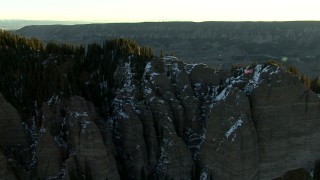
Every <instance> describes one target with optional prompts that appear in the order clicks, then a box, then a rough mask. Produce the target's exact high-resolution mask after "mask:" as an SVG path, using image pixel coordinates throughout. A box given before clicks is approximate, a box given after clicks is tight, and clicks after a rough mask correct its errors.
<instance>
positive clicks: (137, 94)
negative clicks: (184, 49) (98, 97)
mask: <svg viewBox="0 0 320 180" xmlns="http://www.w3.org/2000/svg"><path fill="white" fill-rule="evenodd" d="M248 68H250V69H252V71H251V72H250V73H244V71H245V70H246V68H245V67H244V68H242V69H241V68H240V69H238V70H239V72H240V73H238V74H236V75H233V74H231V73H229V72H226V71H224V70H221V69H212V68H210V67H208V66H206V65H204V64H185V63H184V62H182V61H180V60H178V59H177V58H175V57H164V58H162V59H157V58H155V59H153V60H151V61H150V62H148V63H147V65H146V67H145V70H144V73H143V76H142V79H141V81H140V82H136V81H135V80H134V78H133V77H134V73H135V72H134V71H133V69H131V66H130V58H129V60H128V61H124V63H122V64H120V65H119V67H118V68H117V70H116V71H115V73H114V76H115V78H116V79H118V81H117V83H118V85H117V88H116V89H114V95H115V96H114V99H112V101H111V104H110V108H111V113H110V114H108V115H107V116H100V115H99V113H97V112H96V108H99V107H94V105H93V104H92V103H91V102H89V101H87V100H85V99H83V98H81V97H78V96H72V97H70V98H62V97H59V96H53V97H51V99H49V101H47V102H44V103H43V104H42V106H41V108H39V113H40V114H41V116H42V117H41V118H40V122H39V125H37V128H35V134H34V138H33V139H32V138H31V140H30V141H31V143H30V142H28V141H27V139H28V137H27V136H26V134H25V130H24V129H23V128H22V121H21V120H20V118H19V116H18V115H17V111H16V110H15V109H14V108H13V107H12V106H11V105H10V104H8V103H7V102H6V101H5V99H4V98H3V96H2V95H1V94H0V99H1V101H0V103H1V104H0V112H1V113H0V126H1V127H2V129H3V131H1V134H0V135H1V139H0V142H1V148H2V150H5V149H6V147H10V146H17V145H26V144H28V143H30V147H31V148H29V151H28V152H29V153H30V154H31V156H32V157H34V158H32V160H34V166H30V168H29V169H28V168H25V171H26V172H27V173H26V174H24V175H23V176H22V175H20V176H19V177H20V179H21V177H26V176H28V177H29V178H31V179H32V178H39V179H47V178H52V179H167V178H168V179H239V180H248V179H252V180H256V179H260V180H261V179H273V178H277V177H281V178H284V179H285V178H288V177H291V176H294V173H300V170H301V169H303V173H300V174H301V176H303V177H304V178H309V176H308V175H306V172H307V173H308V171H311V170H312V168H313V166H314V163H315V162H316V160H317V159H319V158H320V151H319V149H320V144H319V141H318V139H319V137H320V131H319V127H320V124H319V123H320V111H319V109H320V98H319V97H318V96H317V95H316V94H314V93H313V92H312V91H310V90H308V89H306V88H305V87H304V85H303V84H302V83H301V82H300V80H299V79H298V77H297V76H294V75H292V74H290V73H289V72H286V71H285V70H284V69H283V68H281V67H278V66H275V65H267V64H258V65H254V66H251V67H247V69H248ZM29 128H30V127H29ZM32 147H34V148H32ZM3 152H6V151H3ZM3 152H1V153H0V167H1V168H0V169H1V171H0V174H1V176H2V177H6V179H10V178H11V179H17V178H18V176H17V172H20V171H17V170H15V169H17V168H15V169H14V168H11V166H9V165H10V163H9V161H10V157H11V156H10V154H9V155H8V154H6V153H3ZM22 161H23V160H22ZM25 167H28V166H27V165H26V166H25ZM299 168H300V170H298V171H295V170H297V169H299ZM21 172H22V170H21ZM286 172H287V173H286ZM301 172H302V170H301Z"/></svg>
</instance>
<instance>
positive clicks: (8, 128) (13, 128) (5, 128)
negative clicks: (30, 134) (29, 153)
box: [0, 93, 28, 147]
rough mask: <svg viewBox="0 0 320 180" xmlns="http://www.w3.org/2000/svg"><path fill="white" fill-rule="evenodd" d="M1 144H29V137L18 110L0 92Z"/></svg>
mask: <svg viewBox="0 0 320 180" xmlns="http://www.w3.org/2000/svg"><path fill="white" fill-rule="evenodd" d="M0 129H1V131H0V137H1V138H0V146H1V147H4V146H12V145H19V144H20V145H27V144H28V143H27V137H26V134H25V130H24V129H23V127H22V121H21V120H20V117H19V115H18V112H17V110H16V109H15V108H14V107H13V106H12V105H11V104H9V103H8V102H7V101H6V100H5V98H4V97H3V95H2V94H1V93H0Z"/></svg>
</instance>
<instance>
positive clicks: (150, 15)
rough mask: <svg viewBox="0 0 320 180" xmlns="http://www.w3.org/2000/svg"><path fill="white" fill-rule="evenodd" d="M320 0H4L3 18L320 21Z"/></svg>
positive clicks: (0, 13)
mask: <svg viewBox="0 0 320 180" xmlns="http://www.w3.org/2000/svg"><path fill="white" fill-rule="evenodd" d="M318 7H320V1H317V0H305V1H298V0H292V1H277V0H269V1H263V2H260V1H259V2H258V1H254V0H244V1H236V0H227V1H214V0H211V1H209V0H203V1H200V2H199V1H198V2H186V1H181V0H175V1H169V0H162V1H154V2H151V1H146V0H138V1H129V0H118V1H110V0H107V1H104V0H91V1H84V0H77V1H76V0H68V1H66V0H55V1H53V0H42V1H40V0H30V1H20V0H10V1H5V2H2V4H1V7H0V17H1V19H2V20H30V21H39V20H40V21H74V22H88V23H116V22H119V23H121V22H128V23H130V22H167V21H192V22H203V21H319V20H320V13H318Z"/></svg>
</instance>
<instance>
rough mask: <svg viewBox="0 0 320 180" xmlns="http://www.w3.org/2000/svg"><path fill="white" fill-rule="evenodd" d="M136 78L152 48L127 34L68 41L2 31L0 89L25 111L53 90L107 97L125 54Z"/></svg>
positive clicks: (99, 102)
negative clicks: (44, 40) (82, 42)
mask: <svg viewBox="0 0 320 180" xmlns="http://www.w3.org/2000/svg"><path fill="white" fill-rule="evenodd" d="M128 58H129V59H130V61H131V62H132V63H130V66H131V67H132V71H134V73H133V74H134V77H135V79H136V80H137V82H139V78H141V76H142V73H143V71H144V67H145V65H146V62H147V61H148V60H150V59H151V58H153V52H152V50H151V49H150V48H147V47H139V46H138V45H137V44H136V43H135V42H133V41H131V40H126V39H115V40H110V41H105V42H104V43H103V44H95V43H93V44H89V45H87V46H86V47H85V46H83V45H71V44H66V43H62V44H61V43H60V44H59V43H55V42H49V43H47V44H43V43H42V42H41V41H39V40H37V39H34V38H32V39H27V38H24V37H21V36H18V35H13V34H11V33H9V32H6V31H2V32H0V92H2V93H3V95H4V96H5V97H6V99H7V100H8V101H9V102H10V103H11V104H13V105H14V107H16V108H17V109H18V111H19V113H20V114H21V115H22V116H23V117H28V116H30V113H32V109H34V108H36V107H37V106H41V103H42V102H45V101H47V100H48V99H49V98H50V97H52V96H63V97H70V96H71V95H78V96H82V97H85V98H86V99H88V100H90V101H92V102H94V103H95V105H97V106H101V105H103V104H104V103H110V101H108V99H111V98H112V96H113V94H112V90H113V89H114V88H116V83H115V82H114V77H113V74H114V72H115V70H116V68H117V67H118V66H119V65H121V64H123V63H124V62H125V61H127V59H128Z"/></svg>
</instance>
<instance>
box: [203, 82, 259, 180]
mask: <svg viewBox="0 0 320 180" xmlns="http://www.w3.org/2000/svg"><path fill="white" fill-rule="evenodd" d="M216 100H217V102H216V103H214V104H213V106H212V108H211V109H210V112H209V113H208V115H207V121H206V139H205V141H204V143H203V145H202V147H201V150H200V163H201V167H202V168H201V169H202V170H201V171H202V172H201V174H200V177H207V178H208V179H243V180H246V179H258V164H259V149H258V137H257V133H256V130H255V127H254V124H253V122H252V119H251V111H250V104H249V100H248V98H247V97H246V95H245V94H244V93H243V92H241V91H239V90H238V89H231V88H227V89H225V90H224V91H222V92H221V93H220V94H219V95H218V98H217V99H216Z"/></svg>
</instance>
